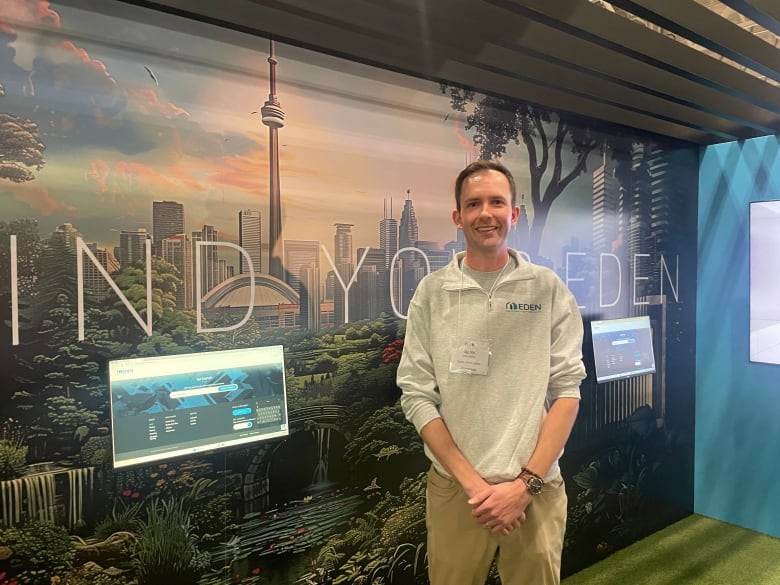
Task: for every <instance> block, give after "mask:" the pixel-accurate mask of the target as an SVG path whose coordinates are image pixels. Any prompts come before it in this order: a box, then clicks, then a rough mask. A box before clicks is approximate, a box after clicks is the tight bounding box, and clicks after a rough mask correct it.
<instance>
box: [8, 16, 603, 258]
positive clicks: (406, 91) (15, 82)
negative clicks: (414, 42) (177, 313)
mask: <svg viewBox="0 0 780 585" xmlns="http://www.w3.org/2000/svg"><path fill="white" fill-rule="evenodd" d="M50 10H51V11H56V14H57V24H56V28H58V34H59V35H60V36H61V37H63V38H65V39H67V38H72V41H69V42H71V45H67V46H66V45H58V46H56V47H46V48H45V49H44V47H43V46H42V45H40V42H39V39H37V38H34V37H31V36H30V35H27V34H26V33H25V32H24V31H25V30H26V29H25V27H28V28H29V27H33V28H34V27H35V26H36V25H39V24H40V22H39V20H38V19H43V18H44V16H40V15H31V14H28V15H26V16H25V17H24V18H23V19H22V21H20V22H19V23H18V24H15V23H10V24H9V28H10V29H14V30H15V32H16V34H17V36H18V38H17V40H15V41H14V42H13V43H12V45H9V46H11V48H12V49H13V51H12V52H11V53H10V54H11V55H12V56H13V59H12V60H10V61H3V62H2V63H0V66H3V70H6V69H7V71H8V72H9V75H8V76H7V78H6V79H4V80H3V81H4V82H5V90H6V91H5V96H3V97H2V98H0V109H2V110H4V111H7V112H10V113H13V114H14V115H19V116H29V117H32V118H34V119H36V120H38V121H39V127H40V129H41V132H42V135H41V138H42V140H43V141H44V143H45V144H46V158H47V164H46V166H45V167H44V168H43V169H42V170H41V171H39V172H37V173H36V178H35V180H33V181H31V182H29V183H24V184H13V183H9V182H5V183H3V184H0V194H4V195H7V201H8V203H7V212H8V213H10V214H11V215H12V216H17V217H34V218H36V219H37V220H38V221H39V222H40V224H41V229H42V232H48V231H51V230H53V229H54V228H55V227H56V226H57V225H61V224H62V223H65V222H70V223H73V224H74V225H78V226H79V227H80V229H81V230H82V231H83V232H84V233H87V234H89V235H90V239H91V240H92V241H95V242H97V243H99V244H100V245H101V246H103V247H110V246H113V245H114V241H113V240H114V233H115V231H122V230H124V231H133V230H136V229H137V228H140V227H144V228H145V229H147V230H148V231H151V229H152V225H151V221H150V218H149V215H148V211H147V210H148V207H147V206H148V205H151V202H152V201H154V200H169V199H170V200H177V201H180V202H183V203H185V205H186V208H187V209H186V212H185V213H186V216H185V221H186V223H187V225H188V226H189V228H188V229H190V228H195V227H198V226H202V225H206V224H209V225H220V226H222V228H221V237H222V238H224V240H225V241H229V242H233V243H238V242H239V235H238V230H237V226H236V224H235V222H233V221H232V217H230V214H234V213H236V212H237V210H239V209H246V208H251V209H260V210H262V211H263V212H264V213H263V220H262V221H263V225H262V231H263V232H264V233H266V234H268V233H270V231H269V230H270V225H269V215H270V212H269V201H270V195H269V189H270V187H269V171H270V169H269V157H270V152H269V147H268V133H269V126H267V125H264V124H263V121H262V118H263V116H261V114H262V112H261V110H262V107H261V106H262V105H263V104H264V103H265V102H267V101H271V102H272V101H273V100H269V89H270V77H269V62H268V57H269V54H268V53H269V52H268V42H267V41H263V42H261V43H260V44H259V45H258V44H257V43H255V44H254V46H256V47H257V49H256V50H254V49H249V48H245V46H244V45H243V44H242V43H237V44H235V45H233V44H227V43H223V42H220V41H217V40H214V39H211V38H208V36H206V37H204V38H201V37H198V36H195V35H191V34H187V33H186V32H182V31H181V30H180V27H179V28H177V27H175V26H171V27H170V28H171V31H169V34H168V33H166V35H159V34H154V29H152V28H151V27H150V26H149V25H146V24H143V18H138V16H139V15H142V14H143V13H144V12H143V9H140V8H138V7H134V6H129V5H127V6H125V5H118V6H117V10H118V12H117V14H116V15H115V16H106V15H102V16H101V17H100V19H101V20H100V26H97V25H98V22H97V21H96V15H95V14H92V13H91V12H90V11H88V10H80V9H77V8H73V7H70V6H57V5H53V6H52V7H51V9H50ZM106 18H107V19H108V20H110V21H111V22H114V23H115V25H116V26H115V27H111V37H108V36H107V35H106V37H105V38H102V37H101V35H105V33H104V32H103V31H104V30H105V29H106V22H105V20H104V19H106ZM160 18H161V19H163V21H166V22H167V20H168V19H172V20H175V18H174V17H171V16H170V15H160ZM25 19H26V20H25ZM47 23H48V24H47V26H51V22H48V21H47ZM162 24H164V22H161V25H162ZM87 32H89V34H86V33H87ZM139 36H140V37H143V38H145V40H146V43H147V44H148V49H149V50H150V51H152V52H153V53H154V54H155V55H165V56H167V57H166V58H161V57H157V58H155V59H152V60H151V61H150V63H149V66H150V67H153V69H154V71H155V73H156V75H157V79H158V80H159V81H160V83H159V85H157V84H154V83H150V79H149V76H148V75H147V74H146V72H145V71H144V70H143V67H142V66H141V65H139V63H138V61H137V58H138V54H137V52H134V51H133V50H132V48H133V47H135V46H137V45H138V41H137V38H138V37H139ZM69 47H72V48H69ZM145 50H146V49H145ZM75 51H78V52H79V53H78V54H79V55H81V57H82V61H81V62H78V63H76V62H73V63H72V65H69V67H70V69H67V70H65V69H62V70H60V68H59V66H58V63H59V62H60V61H62V62H67V63H71V62H72V60H73V57H72V55H73V54H74V52H75ZM275 51H276V55H275V60H276V62H277V64H276V73H277V88H276V93H277V94H278V96H279V98H278V100H279V101H280V102H281V103H282V104H283V105H284V110H283V115H284V117H285V120H286V123H285V124H284V126H283V127H280V128H278V129H277V132H278V147H279V155H278V160H279V171H280V177H279V181H278V182H277V185H278V186H279V188H280V207H281V209H280V213H281V222H282V227H281V232H282V233H283V238H287V239H308V238H311V237H312V236H313V235H316V238H317V239H318V240H320V241H326V240H327V239H328V238H329V234H328V231H327V230H328V227H329V226H330V225H332V224H333V223H336V222H347V223H352V224H353V225H354V226H355V227H354V237H355V241H356V243H357V244H358V245H362V246H378V245H379V241H378V240H377V239H376V231H375V229H374V225H373V219H374V217H375V216H376V213H377V210H380V211H381V209H382V205H383V202H384V201H385V200H386V199H389V198H392V199H393V200H394V202H396V203H397V205H398V207H400V206H401V203H400V202H401V201H402V200H403V199H404V198H405V197H406V195H407V193H408V192H409V191H411V195H412V197H414V199H415V202H416V205H415V207H416V215H417V221H418V223H419V226H420V229H421V230H424V231H425V232H426V236H425V239H428V240H433V241H438V242H447V241H449V240H452V239H454V235H453V234H454V233H455V231H454V226H453V224H452V222H451V220H450V213H451V211H452V208H453V207H454V202H453V198H452V185H453V182H454V177H455V176H456V174H457V172H458V171H459V170H460V169H461V168H462V167H463V166H464V165H465V164H466V163H467V162H468V161H470V160H473V159H474V158H475V156H476V152H477V150H476V148H475V146H474V144H473V140H472V136H471V132H467V131H466V130H464V126H465V123H466V120H465V115H464V114H462V113H459V112H452V109H451V106H450V103H449V99H448V97H447V96H446V95H443V94H442V93H441V92H440V89H439V86H438V84H435V83H432V82H429V81H424V80H417V79H413V78H408V77H406V76H402V75H400V74H395V73H392V72H387V71H382V70H378V69H376V68H373V67H370V66H367V65H362V64H357V63H351V62H347V61H343V60H340V59H336V58H333V57H325V56H322V55H317V54H316V53H312V52H310V51H307V50H305V49H300V48H296V47H292V46H288V45H284V44H278V43H277V44H276V49H275ZM14 52H15V56H14ZM52 55H58V57H57V59H53V57H52ZM36 60H37V61H36ZM35 63H47V64H50V68H51V70H50V71H49V70H47V71H46V72H43V71H37V70H36V69H35V67H36V65H35ZM82 69H83V73H82ZM97 69H99V70H100V71H102V72H103V74H102V75H103V77H96V76H95V74H94V71H95V70H97ZM77 73H78V75H79V76H81V77H79V79H80V83H81V85H80V88H79V91H78V92H70V93H68V92H65V93H63V92H61V91H57V90H56V84H55V80H54V76H55V74H56V75H59V77H58V78H57V79H58V80H59V81H58V83H60V84H62V83H65V85H66V86H67V87H70V86H69V85H68V83H70V81H69V80H70V79H71V78H73V79H74V80H75V77H76V74H77ZM106 76H108V77H107V78H108V79H110V80H111V84H110V85H106V84H105V83H104V81H103V80H104V79H106ZM33 77H34V78H35V80H36V81H35V86H34V89H35V92H34V94H35V95H31V91H32V89H31V87H30V81H29V80H30V79H31V78H33ZM271 93H273V92H271ZM71 99H72V100H76V101H74V102H73V103H71V102H69V101H68V100H71ZM79 100H84V103H83V104H82V102H81V101H79ZM59 104H61V105H59ZM94 104H98V105H99V106H100V109H99V110H96V106H95V105H94ZM83 108H86V113H85V115H84V116H82V118H80V119H79V120H78V121H80V122H81V123H82V125H78V126H76V127H74V126H73V124H72V120H70V119H69V118H68V116H67V115H66V112H67V111H69V110H75V111H80V110H81V109H83ZM41 112H45V113H46V116H44V117H43V118H41V115H42V114H41ZM107 116H113V118H112V119H113V120H114V122H113V124H114V126H116V125H118V129H116V130H114V129H112V130H111V132H105V131H104V130H103V127H104V126H105V124H104V123H103V122H104V121H105V120H106V119H107ZM377 134H381V135H382V136H383V137H384V138H383V140H382V141H381V142H377V141H376V140H374V136H375V135H377ZM504 162H505V163H506V164H507V165H508V166H509V167H510V168H511V169H512V171H513V173H514V174H515V177H516V180H517V184H518V193H519V194H520V193H522V192H527V191H528V189H527V185H528V181H529V179H528V167H527V157H526V155H525V152H524V151H523V149H522V148H510V149H509V150H508V152H507V154H506V155H505V157H504ZM584 187H587V182H584V181H575V182H574V183H573V184H572V185H570V187H569V189H568V190H567V193H566V196H565V197H562V198H561V200H560V201H558V202H556V207H561V208H563V209H564V210H565V208H567V207H569V206H570V205H571V206H573V209H574V208H577V207H583V206H584V205H586V204H587V202H588V201H589V199H588V195H587V194H586V193H578V190H582V189H583V188H584ZM528 211H529V216H532V214H533V210H532V209H530V208H529V210H528ZM576 217H577V215H576V214H571V215H570V216H569V217H568V218H567V219H568V220H571V219H572V218H576ZM580 219H581V218H580ZM551 221H552V224H551V229H550V230H548V232H547V233H546V234H545V241H544V242H543V243H542V247H543V250H544V249H547V253H545V252H543V255H547V256H552V255H553V253H554V250H555V249H556V248H558V247H560V245H562V243H563V242H565V240H566V234H564V233H563V230H562V229H559V228H558V226H556V225H555V222H556V221H557V220H556V217H553V218H551ZM568 225H570V224H568ZM567 229H571V228H570V227H569V228H567ZM583 229H587V226H583ZM237 268H238V267H237Z"/></svg>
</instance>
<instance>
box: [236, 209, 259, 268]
mask: <svg viewBox="0 0 780 585" xmlns="http://www.w3.org/2000/svg"><path fill="white" fill-rule="evenodd" d="M261 220H262V215H261V214H260V212H259V211H255V210H253V209H243V210H241V211H239V212H238V245H239V246H241V247H242V248H243V249H244V250H245V251H246V253H247V254H249V258H250V260H252V266H253V268H254V270H255V272H256V273H259V272H262V271H263V247H262V242H263V238H262V236H263V231H262V224H261ZM238 272H239V273H240V274H249V267H248V266H247V264H246V258H244V255H243V254H239V255H238Z"/></svg>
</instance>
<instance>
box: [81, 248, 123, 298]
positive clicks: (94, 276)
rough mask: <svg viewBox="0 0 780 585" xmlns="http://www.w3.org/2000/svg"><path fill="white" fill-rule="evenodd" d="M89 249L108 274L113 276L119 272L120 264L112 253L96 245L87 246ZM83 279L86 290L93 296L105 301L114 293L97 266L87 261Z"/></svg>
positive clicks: (85, 261)
mask: <svg viewBox="0 0 780 585" xmlns="http://www.w3.org/2000/svg"><path fill="white" fill-rule="evenodd" d="M87 248H89V250H90V251H91V252H92V254H93V255H94V256H95V259H96V260H97V261H98V262H99V263H100V265H101V266H102V267H103V268H105V270H106V272H108V273H109V274H113V273H114V272H116V271H117V270H119V262H118V261H117V259H116V258H114V255H113V254H112V253H111V252H109V251H108V250H104V249H103V248H98V245H97V244H94V243H93V244H87ZM83 278H84V289H85V290H87V291H88V292H89V294H90V295H92V296H95V297H97V298H100V299H103V298H105V297H107V296H108V295H109V292H112V291H111V286H110V285H109V284H108V282H107V281H106V279H105V278H104V277H103V275H102V274H101V273H100V271H99V270H98V268H97V266H95V265H94V264H93V263H92V262H91V261H90V260H87V259H85V260H84V273H83ZM112 294H113V293H112Z"/></svg>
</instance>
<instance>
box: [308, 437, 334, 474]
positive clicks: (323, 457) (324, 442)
mask: <svg viewBox="0 0 780 585" xmlns="http://www.w3.org/2000/svg"><path fill="white" fill-rule="evenodd" d="M314 437H315V438H316V439H317V466H316V467H315V468H314V476H313V477H312V480H311V483H312V484H318V483H323V482H326V481H328V455H329V453H330V429H328V428H323V427H319V428H318V429H316V430H315V431H314Z"/></svg>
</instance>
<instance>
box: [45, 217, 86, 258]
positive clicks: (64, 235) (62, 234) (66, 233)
mask: <svg viewBox="0 0 780 585" xmlns="http://www.w3.org/2000/svg"><path fill="white" fill-rule="evenodd" d="M80 237H81V232H79V230H77V229H76V228H75V227H73V224H72V223H63V224H60V225H58V226H57V227H56V228H55V229H54V231H53V232H52V234H51V239H52V240H58V241H60V242H62V243H63V244H64V245H65V247H66V248H67V249H68V250H72V251H74V252H75V251H76V238H80Z"/></svg>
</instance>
